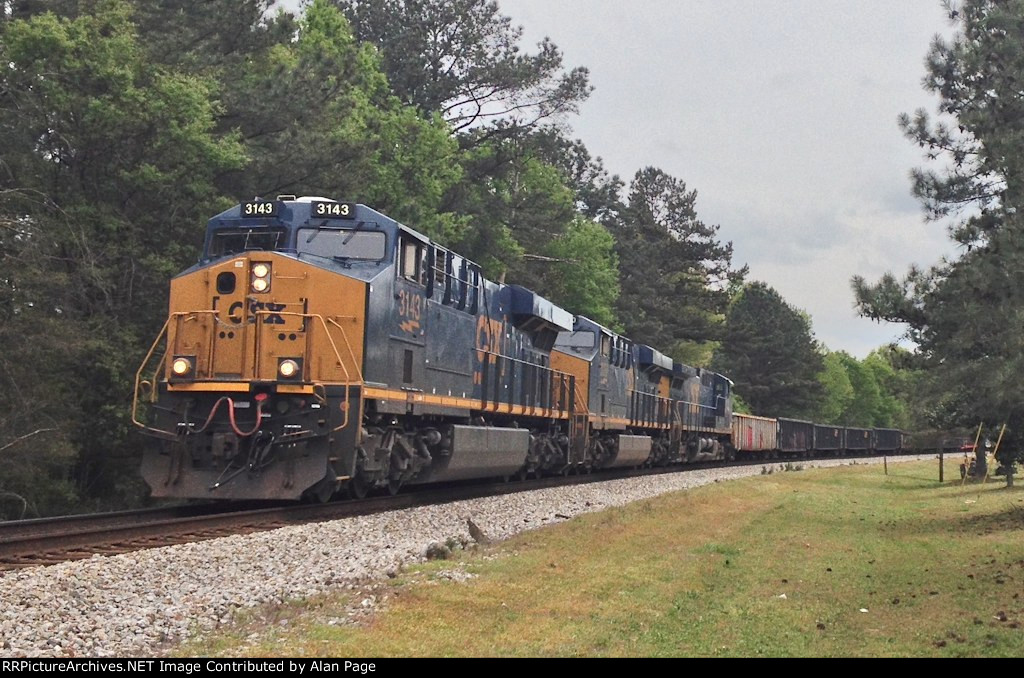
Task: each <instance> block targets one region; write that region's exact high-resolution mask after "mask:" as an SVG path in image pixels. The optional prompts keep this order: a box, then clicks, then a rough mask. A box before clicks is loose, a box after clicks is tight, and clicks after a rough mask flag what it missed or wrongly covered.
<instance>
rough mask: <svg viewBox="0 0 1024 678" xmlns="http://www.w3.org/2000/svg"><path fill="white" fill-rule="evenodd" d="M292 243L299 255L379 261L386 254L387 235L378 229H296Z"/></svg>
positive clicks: (343, 259) (337, 259)
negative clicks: (295, 236) (297, 232)
mask: <svg viewBox="0 0 1024 678" xmlns="http://www.w3.org/2000/svg"><path fill="white" fill-rule="evenodd" d="M295 244H296V249H297V250H298V253H299V254H312V255H314V256H317V257H325V258H327V259H335V260H336V261H349V260H359V261H381V260H383V259H384V258H385V257H387V237H386V236H385V235H384V234H383V233H381V232H380V231H360V230H358V229H336V228H331V229H328V228H300V229H299V236H298V239H297V241H296V243H295Z"/></svg>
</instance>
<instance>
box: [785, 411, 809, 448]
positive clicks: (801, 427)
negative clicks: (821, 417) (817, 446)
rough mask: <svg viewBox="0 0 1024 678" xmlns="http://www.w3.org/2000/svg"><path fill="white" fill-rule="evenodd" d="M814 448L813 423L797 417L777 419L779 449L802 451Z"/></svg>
mask: <svg viewBox="0 0 1024 678" xmlns="http://www.w3.org/2000/svg"><path fill="white" fill-rule="evenodd" d="M813 449H814V424H813V423H811V422H809V421H800V420H798V419H779V451H780V452H785V453H804V452H810V451H811V450H813Z"/></svg>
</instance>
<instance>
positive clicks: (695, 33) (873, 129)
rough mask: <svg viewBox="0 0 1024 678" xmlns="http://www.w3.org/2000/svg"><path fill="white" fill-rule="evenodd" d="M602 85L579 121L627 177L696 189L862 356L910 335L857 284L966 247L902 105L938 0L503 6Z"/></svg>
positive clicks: (776, 277) (823, 334) (582, 133)
mask: <svg viewBox="0 0 1024 678" xmlns="http://www.w3.org/2000/svg"><path fill="white" fill-rule="evenodd" d="M499 2H500V5H501V7H502V10H503V11H504V12H505V13H506V14H508V15H509V16H511V17H512V19H513V21H514V22H515V23H519V24H522V25H523V27H524V29H525V38H526V42H527V43H528V44H532V43H534V42H536V41H537V40H539V39H540V38H542V37H544V36H549V37H550V38H551V39H552V40H553V41H554V42H555V43H556V44H557V45H559V47H561V48H562V50H563V52H564V54H565V57H566V62H567V64H568V65H572V66H574V65H584V66H587V67H588V68H590V71H591V76H592V82H593V84H594V85H595V87H596V90H595V92H594V94H593V96H592V98H591V100H590V101H589V102H588V103H587V104H586V105H585V106H584V107H583V110H582V111H581V114H580V116H579V117H578V118H575V119H572V120H570V121H569V122H570V124H571V125H572V126H573V128H574V129H575V131H576V134H577V136H579V137H580V138H581V139H583V141H584V142H585V143H586V144H587V146H588V148H590V150H591V152H592V153H594V154H595V155H600V156H602V157H603V158H604V160H605V162H606V165H607V166H608V168H609V169H610V170H611V171H613V172H616V173H619V174H620V175H622V176H623V177H624V178H627V179H628V177H629V176H631V175H632V174H633V172H634V171H635V170H636V169H638V168H640V167H643V166H645V165H655V166H658V167H661V168H662V169H664V170H665V171H667V172H670V173H671V174H674V175H675V176H677V177H679V178H681V179H683V180H685V181H686V182H687V184H688V186H689V187H690V188H695V189H697V191H698V193H699V198H698V205H697V207H698V211H699V213H700V216H701V218H702V219H703V220H704V221H705V222H709V223H716V224H720V225H721V231H720V233H721V235H722V238H723V239H725V240H732V241H733V243H734V246H735V252H736V261H737V263H749V264H750V267H751V277H752V278H754V279H758V280H764V281H766V282H767V283H769V284H770V285H772V286H774V287H776V288H777V289H778V290H779V292H780V293H782V294H783V296H785V297H786V299H787V300H788V301H789V302H790V303H792V304H794V305H795V306H798V307H800V308H803V309H805V310H807V311H808V312H809V313H810V314H811V315H812V316H813V318H814V320H815V331H816V333H817V335H818V337H819V338H821V339H822V340H823V341H825V343H826V344H828V345H829V347H831V348H833V349H844V350H847V351H849V352H850V353H853V354H855V355H858V356H863V355H865V354H866V353H867V352H868V351H870V350H871V349H872V348H874V347H876V346H878V345H881V344H883V343H886V342H889V341H891V340H893V339H894V338H895V337H897V336H898V335H899V334H900V333H901V328H899V327H896V326H891V325H879V324H877V323H872V322H870V321H868V320H866V319H862V318H858V317H857V316H856V314H855V313H854V311H853V310H852V306H853V298H852V294H851V292H850V278H851V277H852V276H853V275H855V274H860V275H864V276H866V277H867V278H869V279H872V278H875V277H877V276H879V275H881V274H882V273H884V272H886V271H890V270H891V271H895V272H897V273H902V272H904V271H905V270H906V269H907V267H908V266H909V264H910V263H912V262H916V263H919V264H924V265H927V264H930V263H932V262H934V261H936V260H937V259H938V258H939V257H940V256H942V255H943V254H946V253H950V252H952V247H951V245H950V244H949V243H948V241H947V239H946V237H945V230H944V228H943V227H942V226H940V225H937V224H924V223H923V219H922V217H921V210H920V206H919V205H918V203H917V202H916V201H915V200H914V199H913V197H911V195H910V183H909V180H908V179H907V173H908V170H909V169H910V168H911V167H914V166H918V165H921V164H922V159H921V157H920V155H919V153H918V149H917V148H916V147H914V146H913V145H912V144H910V143H909V142H908V141H906V140H905V139H904V138H903V136H902V134H901V132H900V131H899V128H898V127H897V125H896V118H897V116H898V115H899V114H900V113H901V112H905V111H913V110H915V109H916V108H919V107H922V106H924V107H926V108H934V105H935V101H934V99H932V98H931V97H930V95H929V94H928V93H926V92H925V91H924V90H923V89H922V88H921V84H920V83H921V79H922V76H923V75H924V57H925V54H926V53H927V50H928V46H929V43H930V41H931V39H932V36H933V35H934V34H936V33H939V32H944V31H948V23H947V21H946V18H945V15H944V12H943V9H942V6H941V4H940V3H939V2H938V0H915V1H914V2H901V3H892V2H887V1H886V2H883V1H880V0H868V1H862V2H858V3H848V2H839V1H838V0H787V2H773V3H763V2H754V1H753V0H722V1H720V2H703V1H696V0H689V1H679V0H645V1H644V2H642V3H641V2H633V3H622V2H620V1H618V0H499Z"/></svg>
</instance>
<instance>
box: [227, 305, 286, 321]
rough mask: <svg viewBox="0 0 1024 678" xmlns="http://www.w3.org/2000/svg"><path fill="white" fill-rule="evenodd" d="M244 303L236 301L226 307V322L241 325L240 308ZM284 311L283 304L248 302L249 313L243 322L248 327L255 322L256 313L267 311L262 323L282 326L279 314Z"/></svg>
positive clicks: (282, 319)
mask: <svg viewBox="0 0 1024 678" xmlns="http://www.w3.org/2000/svg"><path fill="white" fill-rule="evenodd" d="M244 306H245V304H244V302H241V301H236V302H235V303H233V304H231V306H229V307H228V320H230V321H231V322H233V323H234V324H236V325H241V324H242V308H243V307H244ZM284 309H285V304H275V303H272V302H269V301H253V300H251V299H250V300H249V312H248V313H247V314H246V316H245V322H247V323H249V324H250V325H251V324H253V323H255V322H256V312H257V311H269V313H267V314H265V315H264V316H263V322H264V323H266V324H267V325H284V318H282V317H281V315H280V313H281V311H283V310H284Z"/></svg>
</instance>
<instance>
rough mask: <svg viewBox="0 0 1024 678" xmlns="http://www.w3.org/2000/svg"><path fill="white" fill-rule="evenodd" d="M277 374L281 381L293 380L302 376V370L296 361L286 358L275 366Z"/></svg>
mask: <svg viewBox="0 0 1024 678" xmlns="http://www.w3.org/2000/svg"><path fill="white" fill-rule="evenodd" d="M277 373H278V374H279V375H280V376H281V378H282V379H295V378H297V377H300V376H302V374H301V373H302V369H301V368H300V367H299V362H298V361H297V360H292V359H291V358H286V359H284V360H282V361H281V362H279V363H278V364H277Z"/></svg>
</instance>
